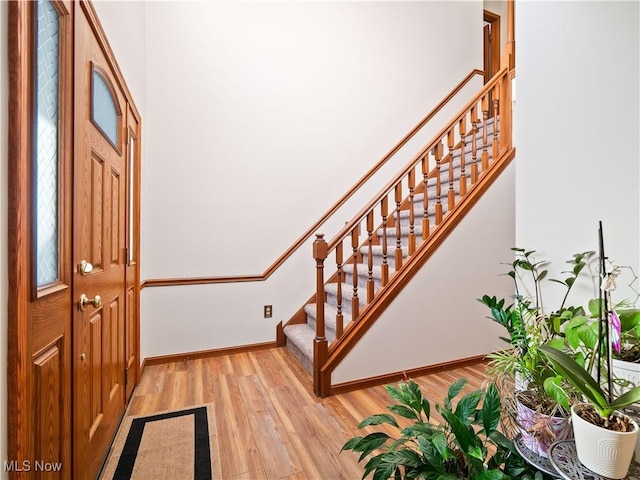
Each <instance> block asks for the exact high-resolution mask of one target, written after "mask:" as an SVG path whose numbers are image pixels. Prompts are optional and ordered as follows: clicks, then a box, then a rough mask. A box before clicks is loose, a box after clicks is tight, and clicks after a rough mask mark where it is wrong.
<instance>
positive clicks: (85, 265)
mask: <svg viewBox="0 0 640 480" xmlns="http://www.w3.org/2000/svg"><path fill="white" fill-rule="evenodd" d="M92 271H93V265H91V264H90V263H89V262H87V261H86V260H82V261H81V262H80V263H79V264H78V273H79V274H80V275H89V274H90V273H91V272H92Z"/></svg>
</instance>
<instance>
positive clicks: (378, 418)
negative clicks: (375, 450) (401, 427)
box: [358, 413, 398, 428]
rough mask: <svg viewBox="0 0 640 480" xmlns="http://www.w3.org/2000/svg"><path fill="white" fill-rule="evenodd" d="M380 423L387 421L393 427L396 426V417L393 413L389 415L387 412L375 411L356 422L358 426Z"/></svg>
mask: <svg viewBox="0 0 640 480" xmlns="http://www.w3.org/2000/svg"><path fill="white" fill-rule="evenodd" d="M382 423H387V424H389V425H393V426H394V427H398V422H396V419H395V418H394V417H393V415H389V414H388V413H377V414H375V415H371V416H370V417H367V418H365V419H364V420H362V421H361V422H360V423H359V424H358V428H364V427H366V426H367V425H380V424H382Z"/></svg>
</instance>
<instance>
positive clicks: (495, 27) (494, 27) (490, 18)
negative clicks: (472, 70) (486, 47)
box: [482, 10, 502, 83]
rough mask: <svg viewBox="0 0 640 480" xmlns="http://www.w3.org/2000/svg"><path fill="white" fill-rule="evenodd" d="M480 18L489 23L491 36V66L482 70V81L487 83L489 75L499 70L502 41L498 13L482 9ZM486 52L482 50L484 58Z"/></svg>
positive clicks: (489, 78)
mask: <svg viewBox="0 0 640 480" xmlns="http://www.w3.org/2000/svg"><path fill="white" fill-rule="evenodd" d="M482 19H483V20H484V21H485V22H487V23H489V24H491V35H492V37H493V38H492V42H491V59H490V60H491V68H489V69H487V68H485V72H484V75H485V81H484V83H487V82H488V81H489V80H491V77H492V76H493V75H494V74H495V73H497V72H498V71H499V70H500V52H501V51H502V48H501V46H500V44H501V42H502V39H501V35H500V15H498V14H496V13H493V12H491V11H489V10H483V11H482ZM487 53H488V52H487V51H484V52H483V56H484V57H485V59H486V57H487ZM484 63H485V62H484V61H483V64H484Z"/></svg>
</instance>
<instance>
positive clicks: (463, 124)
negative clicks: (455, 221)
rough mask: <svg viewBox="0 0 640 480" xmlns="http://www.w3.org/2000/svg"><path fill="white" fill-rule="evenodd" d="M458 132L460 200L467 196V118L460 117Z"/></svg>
mask: <svg viewBox="0 0 640 480" xmlns="http://www.w3.org/2000/svg"><path fill="white" fill-rule="evenodd" d="M458 132H460V198H462V197H464V196H465V195H466V194H467V170H466V163H467V162H466V160H467V159H466V153H465V150H466V146H467V139H466V138H465V137H466V136H467V117H466V116H465V117H462V120H460V123H459V124H458Z"/></svg>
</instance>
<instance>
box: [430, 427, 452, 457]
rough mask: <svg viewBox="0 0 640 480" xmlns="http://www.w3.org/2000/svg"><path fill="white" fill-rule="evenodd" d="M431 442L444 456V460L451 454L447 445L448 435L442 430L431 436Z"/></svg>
mask: <svg viewBox="0 0 640 480" xmlns="http://www.w3.org/2000/svg"><path fill="white" fill-rule="evenodd" d="M431 443H432V444H433V446H434V448H435V449H436V451H437V452H438V453H439V454H440V455H441V456H442V458H443V459H444V460H446V459H447V457H448V456H449V446H448V445H447V437H446V436H445V435H444V433H442V432H437V433H436V434H435V435H433V437H432V438H431Z"/></svg>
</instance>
